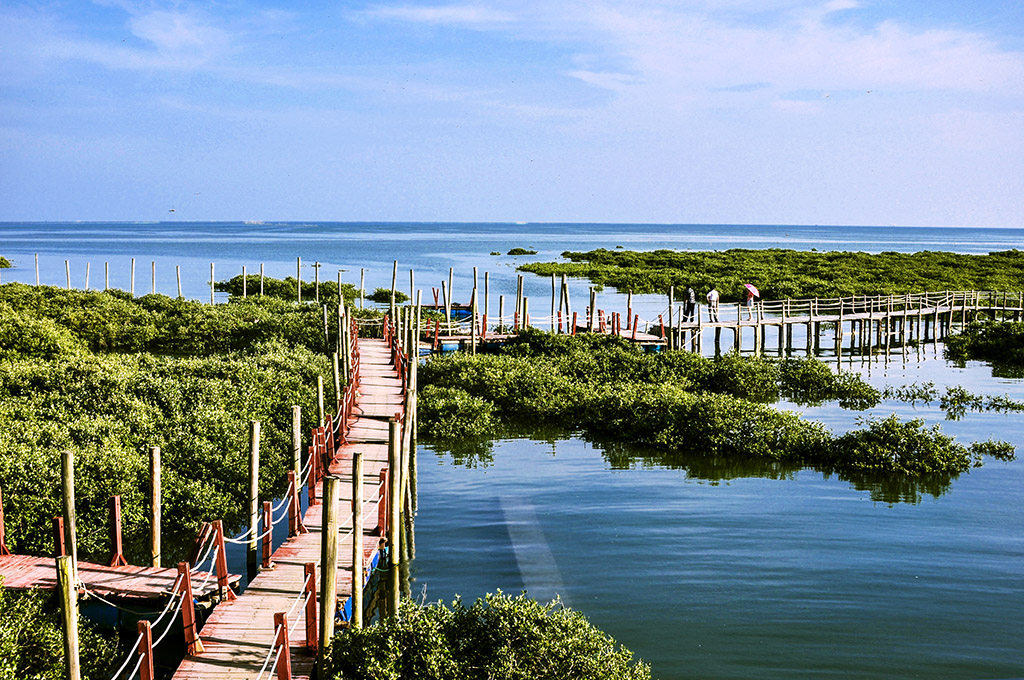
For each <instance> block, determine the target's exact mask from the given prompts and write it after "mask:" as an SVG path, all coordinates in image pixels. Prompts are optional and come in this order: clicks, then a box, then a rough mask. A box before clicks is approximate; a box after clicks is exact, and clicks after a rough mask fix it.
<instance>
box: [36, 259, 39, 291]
mask: <svg viewBox="0 0 1024 680" xmlns="http://www.w3.org/2000/svg"><path fill="white" fill-rule="evenodd" d="M36 285H37V286H38V285H39V253H36Z"/></svg>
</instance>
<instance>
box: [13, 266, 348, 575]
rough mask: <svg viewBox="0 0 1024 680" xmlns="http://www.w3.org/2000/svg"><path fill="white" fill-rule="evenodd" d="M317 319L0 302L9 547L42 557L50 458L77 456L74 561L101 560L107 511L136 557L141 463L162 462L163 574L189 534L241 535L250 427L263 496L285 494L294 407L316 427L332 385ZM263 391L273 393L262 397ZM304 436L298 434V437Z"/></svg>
mask: <svg viewBox="0 0 1024 680" xmlns="http://www.w3.org/2000/svg"><path fill="white" fill-rule="evenodd" d="M323 345H324V338H323V334H322V316H321V311H320V309H319V307H318V306H316V305H294V304H288V303H284V302H282V301H280V300H276V299H274V298H270V297H266V298H255V299H250V300H247V301H245V302H240V301H239V302H235V303H232V304H228V305H213V306H211V305H204V304H200V303H197V302H191V301H186V300H173V299H171V298H167V297H165V296H161V295H147V296H144V297H140V298H134V299H133V298H131V297H129V296H128V295H127V294H125V293H123V292H120V291H109V292H105V293H102V292H82V291H74V290H72V291H69V290H64V289H59V288H52V287H34V286H26V285H24V284H6V285H4V286H0V480H2V482H0V483H2V485H3V494H4V509H5V515H6V517H5V519H6V524H7V542H8V545H9V547H10V548H11V549H12V550H13V551H15V552H22V553H33V554H49V553H50V552H51V550H52V536H51V532H50V529H49V527H50V519H51V518H52V517H54V516H56V515H60V514H61V509H60V451H61V450H63V449H71V450H74V451H75V453H76V492H77V497H78V503H77V505H78V527H79V532H78V533H79V554H80V555H81V557H82V558H83V559H92V560H96V561H104V560H105V559H106V558H108V557H109V555H108V554H107V552H108V549H109V548H108V545H107V540H106V530H105V528H106V522H107V517H106V514H107V511H106V500H107V498H108V497H109V496H110V495H114V494H119V495H121V502H122V519H123V526H124V540H125V549H126V553H127V555H128V558H129V560H130V561H134V562H135V563H140V562H141V561H142V560H143V559H144V558H145V557H146V545H147V544H146V539H147V533H148V521H147V520H146V516H147V507H148V505H147V501H146V488H147V484H148V481H147V480H148V458H147V456H148V450H149V447H150V446H160V447H161V449H162V453H163V456H162V458H163V467H164V470H163V502H164V510H163V517H164V542H165V553H166V554H165V558H164V561H165V563H166V564H171V563H173V561H174V560H176V559H178V558H179V557H181V556H182V553H183V552H184V549H185V547H186V546H187V544H188V541H189V540H190V539H191V537H192V536H194V535H195V531H196V529H197V528H198V525H199V523H200V522H202V521H205V520H213V519H224V520H225V521H226V524H227V525H228V526H229V527H231V526H238V525H239V523H240V521H242V514H243V513H242V506H243V504H244V498H245V494H246V492H245V488H246V483H247V481H246V480H247V463H246V460H247V457H246V456H247V450H248V432H249V422H250V421H251V420H259V421H260V422H261V424H262V433H261V441H262V453H261V461H260V462H261V471H260V493H261V496H262V497H263V498H273V497H275V496H277V495H279V494H280V493H281V492H282V491H283V486H284V477H285V475H284V473H285V471H286V469H287V468H288V467H289V466H290V464H291V460H290V450H291V406H292V404H298V405H300V406H301V407H302V409H303V413H304V415H305V417H306V419H307V422H308V419H309V418H310V415H309V414H315V413H316V395H315V389H314V388H313V386H314V385H315V384H316V376H317V375H318V374H320V375H329V373H330V366H329V364H328V362H327V360H326V358H325V357H324V355H323V353H322V350H323ZM270 386H273V388H272V389H270ZM304 429H305V428H304Z"/></svg>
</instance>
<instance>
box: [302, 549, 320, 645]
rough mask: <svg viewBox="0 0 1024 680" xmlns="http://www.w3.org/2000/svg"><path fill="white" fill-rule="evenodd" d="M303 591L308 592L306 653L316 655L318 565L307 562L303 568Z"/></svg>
mask: <svg viewBox="0 0 1024 680" xmlns="http://www.w3.org/2000/svg"><path fill="white" fill-rule="evenodd" d="M302 575H303V579H304V580H303V583H304V584H305V585H304V586H303V590H304V591H305V592H306V651H307V652H310V653H316V643H317V639H316V637H317V631H318V629H319V626H318V625H317V606H316V563H315V562H306V563H305V564H304V565H303V567H302Z"/></svg>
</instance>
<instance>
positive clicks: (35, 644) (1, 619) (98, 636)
mask: <svg viewBox="0 0 1024 680" xmlns="http://www.w3.org/2000/svg"><path fill="white" fill-rule="evenodd" d="M56 598H57V596H56V594H55V593H54V592H46V591H42V590H29V591H23V592H16V591H11V590H7V589H6V588H4V587H3V579H2V578H0V680H63V678H64V677H66V670H65V662H64V637H63V633H62V632H61V620H60V605H59V603H58V602H57V601H56ZM78 635H79V644H80V647H81V654H80V657H79V662H80V663H81V668H82V677H83V678H86V680H107V678H109V677H110V676H111V675H112V674H113V672H114V671H115V670H116V667H115V664H116V662H117V660H118V657H117V635H116V634H104V633H100V632H99V631H98V630H97V629H96V628H95V627H94V626H93V625H92V624H91V623H89V622H88V621H87V620H86V619H84V618H81V617H79V623H78Z"/></svg>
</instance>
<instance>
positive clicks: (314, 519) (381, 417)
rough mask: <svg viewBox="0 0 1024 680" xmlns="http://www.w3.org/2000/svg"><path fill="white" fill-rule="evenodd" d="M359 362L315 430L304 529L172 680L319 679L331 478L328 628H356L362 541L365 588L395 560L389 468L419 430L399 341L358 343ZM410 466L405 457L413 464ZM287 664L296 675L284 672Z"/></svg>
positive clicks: (205, 633) (219, 613)
mask: <svg viewBox="0 0 1024 680" xmlns="http://www.w3.org/2000/svg"><path fill="white" fill-rule="evenodd" d="M355 335H356V334H353V337H354V336H355ZM385 335H386V336H387V335H388V333H385ZM392 337H393V334H392ZM356 357H357V358H356V360H355V367H354V369H353V371H352V375H353V376H354V379H353V380H352V381H351V382H350V383H349V387H348V389H347V390H346V395H347V396H346V398H345V399H344V400H343V401H342V403H340V404H339V409H338V413H337V415H336V416H335V417H330V416H328V419H327V423H326V424H325V426H324V427H321V428H317V429H316V430H315V431H314V437H313V440H314V445H313V447H311V451H310V454H311V455H310V458H309V463H308V464H307V465H308V467H309V471H308V472H307V473H306V474H308V475H310V478H309V486H310V487H311V488H307V490H308V494H309V497H310V498H311V499H314V502H313V503H311V504H310V506H309V508H308V509H307V511H306V512H305V513H304V514H303V516H302V521H301V524H302V526H303V530H297V531H296V532H295V534H294V535H292V536H290V537H289V538H288V539H287V540H286V541H285V542H284V543H282V544H281V545H280V546H279V547H278V548H277V549H276V550H274V551H273V552H272V553H271V552H270V551H269V550H265V552H264V558H263V565H262V567H261V570H260V572H259V574H258V575H257V576H256V578H255V579H253V581H252V582H251V583H250V584H249V586H248V587H247V588H246V589H245V591H244V592H243V593H242V594H241V595H239V596H238V597H237V599H234V600H233V601H230V602H223V603H221V604H219V605H218V606H217V607H216V609H215V610H214V611H213V613H212V614H211V615H210V617H209V619H208V620H207V621H206V624H205V626H204V627H203V628H202V630H201V631H200V636H201V638H202V645H203V650H202V652H201V653H197V654H189V655H187V656H186V657H185V659H184V661H183V662H182V663H181V665H180V666H179V668H178V670H177V671H176V672H175V674H174V676H173V677H174V678H175V680H192V679H193V678H195V679H198V678H205V679H207V680H227V679H228V678H238V679H241V678H257V677H265V678H270V677H275V676H276V677H285V676H284V675H281V673H284V672H287V674H288V675H287V677H291V678H308V677H310V675H311V673H312V672H313V667H314V663H315V659H316V656H315V653H316V651H317V649H318V639H317V635H318V631H319V629H320V626H321V623H320V622H318V621H317V611H318V607H319V605H318V604H317V602H316V599H317V598H316V596H315V591H316V590H318V589H319V586H320V583H321V579H322V576H323V575H322V572H321V569H320V567H314V566H313V565H319V564H321V557H322V549H323V546H322V542H323V539H324V538H325V537H324V527H323V518H324V517H325V515H327V514H328V513H327V512H325V510H326V509H325V508H324V507H323V505H322V503H321V502H319V501H323V499H324V478H325V477H327V478H330V479H333V480H339V481H340V489H341V494H340V508H341V512H340V513H338V512H337V510H335V512H336V513H337V516H339V517H340V521H339V522H338V528H337V529H336V531H337V532H338V536H337V539H338V540H337V561H336V564H334V565H333V566H332V567H331V568H333V569H335V570H336V584H337V585H336V596H337V606H335V607H330V611H332V612H335V620H334V621H332V622H331V623H330V625H329V626H328V629H329V630H330V631H331V634H333V630H334V626H335V625H336V624H340V625H347V623H348V621H349V620H350V619H351V618H352V617H353V612H352V606H353V605H352V602H351V599H352V594H353V577H352V575H353V571H354V569H353V560H352V557H353V555H354V550H353V549H354V547H355V546H354V545H353V542H354V541H355V542H357V545H361V554H362V556H363V565H362V574H363V575H364V576H363V579H362V581H363V584H362V585H364V586H365V583H366V582H367V581H368V580H369V575H370V573H371V572H372V570H373V568H374V567H375V566H377V565H378V562H379V561H380V560H382V559H385V558H387V559H388V560H390V559H391V555H390V553H388V554H382V553H381V551H379V549H378V548H379V544H380V542H381V540H382V538H384V537H385V534H386V533H387V532H388V531H389V516H388V515H389V514H390V513H391V509H390V508H389V507H385V506H384V505H383V504H382V499H383V500H384V502H386V499H387V498H388V497H389V490H390V489H391V488H392V487H391V485H392V484H394V482H395V481H396V480H395V479H394V477H393V476H392V475H391V470H392V469H394V467H393V466H394V462H393V461H391V462H390V464H389V455H393V453H392V451H391V449H394V448H397V449H399V450H401V449H402V448H404V450H405V451H408V450H409V448H408V442H409V437H410V436H411V427H409V426H408V423H409V421H410V419H409V418H406V417H405V414H406V409H407V401H408V398H409V390H408V378H407V373H406V372H407V371H408V365H407V363H406V360H404V359H403V356H402V355H401V351H400V349H399V348H398V343H397V341H395V340H393V339H392V340H390V341H389V339H387V338H385V339H366V338H364V339H361V340H359V341H358V350H357V352H356ZM396 423H404V424H406V425H404V426H400V427H399V428H397V429H398V430H399V431H400V432H403V435H402V438H403V439H404V440H405V447H401V446H400V444H401V442H394V441H393V430H395V429H396V428H395V427H394V425H393V424H396ZM355 452H359V453H360V454H361V459H362V476H363V478H365V479H366V480H367V483H365V484H363V485H362V489H363V492H362V499H361V500H362V507H363V513H362V514H363V516H364V517H367V518H369V519H368V521H366V522H363V526H362V528H361V531H360V532H359V534H358V535H356V536H353V526H352V520H353V512H352V511H351V508H352V506H353V504H352V489H353V484H352V472H353V464H352V463H353V454H354V453H355ZM408 466H409V463H408V460H407V457H406V461H405V466H404V467H405V468H406V469H408ZM399 472H400V473H401V470H399ZM396 486H397V485H396ZM292 492H293V490H291V489H290V493H292ZM295 493H297V491H295ZM324 502H325V501H324ZM389 544H393V543H389ZM384 566H385V568H391V566H392V565H391V564H390V563H389V564H387V565H384ZM325 568H326V567H325ZM396 572H397V569H396ZM282 614H283V616H282ZM282 630H283V633H282ZM284 664H287V669H285V668H282V665H284Z"/></svg>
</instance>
